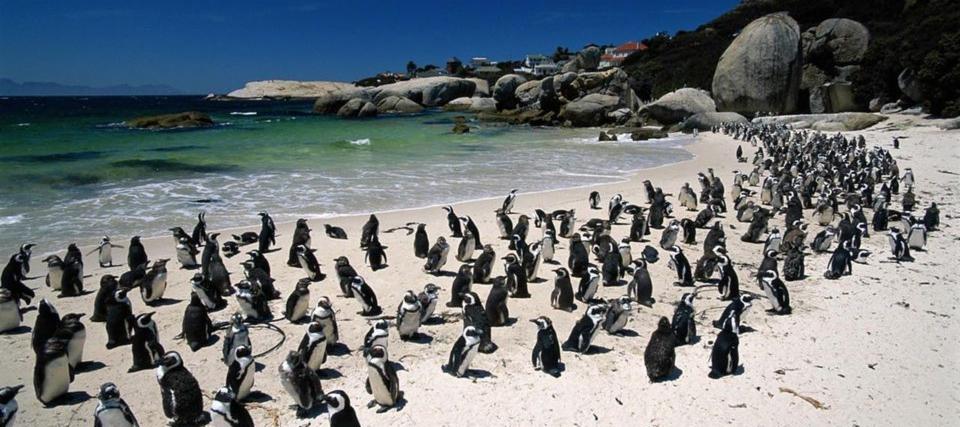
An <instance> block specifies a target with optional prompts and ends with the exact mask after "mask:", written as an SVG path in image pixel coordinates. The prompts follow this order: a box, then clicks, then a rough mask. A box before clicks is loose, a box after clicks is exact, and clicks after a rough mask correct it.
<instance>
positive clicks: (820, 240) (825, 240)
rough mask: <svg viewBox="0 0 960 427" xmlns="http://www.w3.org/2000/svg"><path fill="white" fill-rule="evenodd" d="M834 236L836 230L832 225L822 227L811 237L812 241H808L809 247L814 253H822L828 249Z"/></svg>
mask: <svg viewBox="0 0 960 427" xmlns="http://www.w3.org/2000/svg"><path fill="white" fill-rule="evenodd" d="M834 236H836V231H835V230H834V228H833V227H827V228H824V229H823V230H822V231H820V232H819V233H817V235H816V236H814V237H813V242H810V249H812V250H813V251H814V252H816V253H824V252H827V251H829V250H830V245H832V244H833V237H834Z"/></svg>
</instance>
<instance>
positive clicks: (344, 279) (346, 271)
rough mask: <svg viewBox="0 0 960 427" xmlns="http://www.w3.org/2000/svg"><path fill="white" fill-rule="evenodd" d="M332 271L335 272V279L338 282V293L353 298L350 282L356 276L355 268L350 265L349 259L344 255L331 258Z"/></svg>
mask: <svg viewBox="0 0 960 427" xmlns="http://www.w3.org/2000/svg"><path fill="white" fill-rule="evenodd" d="M333 261H334V262H335V263H336V264H335V265H334V271H335V272H336V273H337V281H338V282H339V283H340V293H341V295H343V296H344V297H346V298H353V288H351V287H350V282H352V281H353V278H354V277H356V276H357V270H356V269H354V268H353V266H352V265H350V260H349V259H347V257H345V256H341V257H337V259H335V260H333Z"/></svg>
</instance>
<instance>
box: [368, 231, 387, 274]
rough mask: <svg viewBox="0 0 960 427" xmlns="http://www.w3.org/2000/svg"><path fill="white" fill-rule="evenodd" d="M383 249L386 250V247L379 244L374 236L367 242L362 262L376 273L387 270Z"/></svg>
mask: <svg viewBox="0 0 960 427" xmlns="http://www.w3.org/2000/svg"><path fill="white" fill-rule="evenodd" d="M385 249H387V246H384V245H383V244H381V243H380V238H379V237H377V236H376V235H374V236H373V237H372V238H371V239H370V241H369V242H367V246H366V251H367V254H366V256H365V257H364V261H366V262H367V264H368V265H369V266H370V269H371V270H373V271H377V270H381V269H384V268H387V252H386V250H385Z"/></svg>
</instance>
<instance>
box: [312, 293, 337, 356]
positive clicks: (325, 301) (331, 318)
mask: <svg viewBox="0 0 960 427" xmlns="http://www.w3.org/2000/svg"><path fill="white" fill-rule="evenodd" d="M310 321H311V322H316V323H319V324H320V326H323V335H324V337H326V341H327V348H331V347H333V346H334V345H336V344H337V342H339V340H340V330H339V328H337V314H336V312H334V311H333V306H332V305H331V304H330V298H327V297H325V296H322V297H320V299H319V300H318V301H317V307H316V308H314V309H313V313H312V314H311V315H310Z"/></svg>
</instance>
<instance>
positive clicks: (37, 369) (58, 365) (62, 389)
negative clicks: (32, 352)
mask: <svg viewBox="0 0 960 427" xmlns="http://www.w3.org/2000/svg"><path fill="white" fill-rule="evenodd" d="M71 381H73V373H71V372H70V360H69V358H68V357H67V345H66V343H65V342H63V341H62V340H59V339H49V340H47V341H46V342H44V343H43V345H42V346H41V347H40V350H39V351H37V362H36V364H35V365H34V368H33V389H34V391H35V392H36V395H37V400H39V401H40V403H42V404H43V406H50V403H52V402H53V401H55V400H57V399H58V398H60V397H61V396H63V395H65V394H67V392H68V391H70V382H71Z"/></svg>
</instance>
